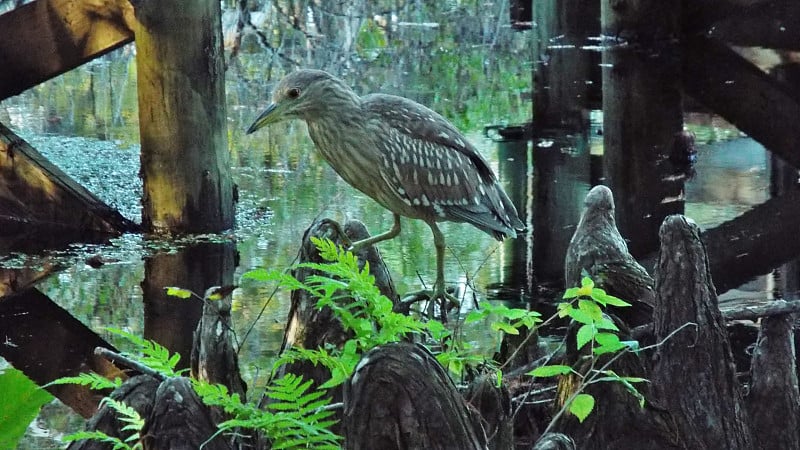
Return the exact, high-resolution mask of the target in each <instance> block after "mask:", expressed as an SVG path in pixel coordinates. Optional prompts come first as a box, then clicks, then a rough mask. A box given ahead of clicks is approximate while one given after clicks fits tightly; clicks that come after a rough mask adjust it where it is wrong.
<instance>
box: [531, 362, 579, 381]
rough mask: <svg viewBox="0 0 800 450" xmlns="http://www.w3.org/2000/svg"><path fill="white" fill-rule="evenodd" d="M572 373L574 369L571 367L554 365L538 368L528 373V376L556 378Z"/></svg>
mask: <svg viewBox="0 0 800 450" xmlns="http://www.w3.org/2000/svg"><path fill="white" fill-rule="evenodd" d="M570 372H572V367H570V366H564V365H560V364H552V365H548V366H540V367H537V368H535V369H533V370H531V371H530V372H528V373H527V374H526V375H530V376H534V377H542V378H544V377H555V376H558V375H566V374H568V373H570Z"/></svg>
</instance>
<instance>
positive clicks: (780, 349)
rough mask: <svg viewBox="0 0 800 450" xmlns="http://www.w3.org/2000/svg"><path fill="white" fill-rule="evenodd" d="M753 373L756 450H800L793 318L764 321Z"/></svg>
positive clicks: (749, 409) (752, 415)
mask: <svg viewBox="0 0 800 450" xmlns="http://www.w3.org/2000/svg"><path fill="white" fill-rule="evenodd" d="M751 371H752V382H751V384H750V393H749V395H748V396H747V412H748V413H749V415H750V421H751V424H752V428H753V445H754V448H760V449H784V448H800V434H799V433H800V391H798V383H797V361H796V358H795V348H794V333H793V330H792V316H791V315H790V314H783V315H780V316H772V317H768V318H766V319H764V320H763V321H762V323H761V332H760V334H759V336H758V345H757V346H756V350H755V352H754V353H753V362H752V368H751Z"/></svg>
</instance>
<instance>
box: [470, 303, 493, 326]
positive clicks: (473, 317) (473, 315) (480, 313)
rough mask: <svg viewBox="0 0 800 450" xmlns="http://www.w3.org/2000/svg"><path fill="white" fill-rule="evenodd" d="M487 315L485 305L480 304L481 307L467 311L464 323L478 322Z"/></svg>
mask: <svg viewBox="0 0 800 450" xmlns="http://www.w3.org/2000/svg"><path fill="white" fill-rule="evenodd" d="M488 315H489V310H488V309H486V308H485V307H483V306H481V309H479V310H478V309H473V310H472V311H470V312H468V313H467V317H465V318H464V323H475V322H480V321H481V320H483V319H485V318H486V316H488Z"/></svg>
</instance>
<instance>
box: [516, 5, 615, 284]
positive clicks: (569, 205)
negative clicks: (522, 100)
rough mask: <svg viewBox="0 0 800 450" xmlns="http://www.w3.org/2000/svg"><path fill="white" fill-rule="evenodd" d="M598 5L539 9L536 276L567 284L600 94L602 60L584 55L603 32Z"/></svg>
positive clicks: (536, 43) (535, 13) (535, 119)
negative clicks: (593, 114) (565, 278)
mask: <svg viewBox="0 0 800 450" xmlns="http://www.w3.org/2000/svg"><path fill="white" fill-rule="evenodd" d="M599 13H600V11H599V5H598V3H597V2H587V1H583V0H565V1H561V0H546V1H536V2H534V3H533V24H534V25H533V26H534V32H535V36H534V52H535V55H534V64H535V72H534V82H533V87H534V101H533V107H534V111H533V125H534V127H533V132H534V136H533V137H534V145H533V161H534V168H535V171H536V183H535V185H534V186H532V190H533V191H534V192H535V196H534V198H535V202H534V206H533V213H532V214H531V216H532V221H533V227H532V228H533V234H534V239H533V242H534V244H533V247H534V248H533V252H532V253H533V264H534V267H533V271H534V273H535V274H536V276H537V277H538V278H539V279H540V280H541V279H545V280H553V279H560V278H561V277H562V276H563V273H564V266H563V262H564V256H565V255H566V252H567V246H568V245H569V239H570V237H571V236H572V233H573V231H574V230H575V228H574V227H575V226H576V225H577V223H578V220H579V219H580V214H581V206H582V199H583V197H584V195H585V194H586V191H587V188H588V183H589V154H588V153H589V152H588V145H587V141H588V131H589V128H590V123H589V111H590V110H592V109H598V108H599V102H596V103H597V104H596V105H592V104H591V102H592V100H593V99H596V98H597V95H595V94H594V92H593V91H597V87H596V86H597V83H596V81H597V80H596V79H595V80H593V78H599V75H597V72H596V70H597V66H598V64H599V59H600V58H599V54H598V52H594V51H587V50H584V49H583V48H582V47H583V46H585V45H586V44H587V43H588V42H589V41H588V38H589V37H590V36H597V35H598V34H599V33H600V23H599V21H598V15H599Z"/></svg>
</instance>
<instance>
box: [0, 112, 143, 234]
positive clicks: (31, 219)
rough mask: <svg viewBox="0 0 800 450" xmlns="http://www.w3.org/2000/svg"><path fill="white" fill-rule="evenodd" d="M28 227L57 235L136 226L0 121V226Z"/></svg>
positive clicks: (114, 231)
mask: <svg viewBox="0 0 800 450" xmlns="http://www.w3.org/2000/svg"><path fill="white" fill-rule="evenodd" d="M33 226H39V227H42V228H43V229H44V230H48V231H49V232H50V233H56V234H60V233H67V232H71V233H76V232H78V233H86V234H89V233H91V232H95V233H108V234H112V235H116V234H120V233H123V232H126V231H137V230H138V228H139V227H138V226H137V225H136V224H135V223H133V222H131V221H130V220H128V219H126V218H124V217H122V215H121V214H120V213H119V212H117V210H115V209H114V208H112V207H110V206H108V205H107V204H105V203H104V202H103V201H101V200H100V199H99V198H97V197H96V196H95V195H93V194H92V193H91V192H89V191H88V190H86V188H84V187H83V186H81V185H80V184H78V183H77V182H75V180H73V179H72V178H70V177H69V176H68V175H67V174H66V173H64V172H63V171H62V170H61V169H59V168H58V167H56V166H55V165H54V164H53V163H51V162H50V161H48V160H47V159H46V158H45V157H44V156H42V154H41V153H39V152H38V151H36V149H35V148H33V147H31V146H30V144H28V143H27V142H25V140H23V139H22V138H20V137H19V136H17V135H16V134H15V133H14V132H13V131H11V130H10V129H8V128H6V127H5V126H4V125H2V124H0V229H2V231H3V234H11V233H14V232H16V231H22V230H26V229H30V228H31V227H33Z"/></svg>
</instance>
